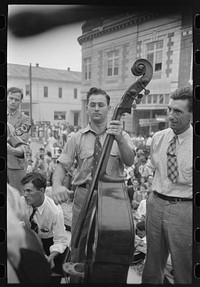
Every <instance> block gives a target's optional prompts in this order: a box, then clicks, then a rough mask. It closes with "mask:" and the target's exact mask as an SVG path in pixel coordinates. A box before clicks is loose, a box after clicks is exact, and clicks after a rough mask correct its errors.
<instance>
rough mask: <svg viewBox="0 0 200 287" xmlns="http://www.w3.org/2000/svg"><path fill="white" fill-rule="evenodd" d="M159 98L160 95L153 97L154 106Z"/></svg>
mask: <svg viewBox="0 0 200 287" xmlns="http://www.w3.org/2000/svg"><path fill="white" fill-rule="evenodd" d="M157 97H158V95H153V104H156V103H157Z"/></svg>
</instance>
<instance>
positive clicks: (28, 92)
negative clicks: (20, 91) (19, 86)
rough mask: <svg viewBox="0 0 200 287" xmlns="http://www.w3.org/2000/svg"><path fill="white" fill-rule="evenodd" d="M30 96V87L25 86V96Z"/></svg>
mask: <svg viewBox="0 0 200 287" xmlns="http://www.w3.org/2000/svg"><path fill="white" fill-rule="evenodd" d="M29 95H30V86H29V85H26V96H29Z"/></svg>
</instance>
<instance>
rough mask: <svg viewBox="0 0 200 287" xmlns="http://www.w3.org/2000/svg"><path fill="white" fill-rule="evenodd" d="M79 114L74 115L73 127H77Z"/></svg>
mask: <svg viewBox="0 0 200 287" xmlns="http://www.w3.org/2000/svg"><path fill="white" fill-rule="evenodd" d="M78 118H79V113H74V125H75V126H78Z"/></svg>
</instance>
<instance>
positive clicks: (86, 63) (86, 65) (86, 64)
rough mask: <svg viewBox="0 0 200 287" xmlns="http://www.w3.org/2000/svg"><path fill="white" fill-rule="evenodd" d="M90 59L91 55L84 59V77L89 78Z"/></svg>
mask: <svg viewBox="0 0 200 287" xmlns="http://www.w3.org/2000/svg"><path fill="white" fill-rule="evenodd" d="M91 70H92V59H91V57H89V58H85V59H84V79H85V80H89V79H91Z"/></svg>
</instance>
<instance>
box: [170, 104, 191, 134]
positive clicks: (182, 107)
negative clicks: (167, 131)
mask: <svg viewBox="0 0 200 287" xmlns="http://www.w3.org/2000/svg"><path fill="white" fill-rule="evenodd" d="M168 120H169V126H170V128H171V129H172V130H173V131H174V132H175V133H176V134H181V133H183V132H184V131H186V130H187V129H188V128H189V126H190V121H191V112H189V109H188V100H174V99H170V101H169V104H168Z"/></svg>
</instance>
